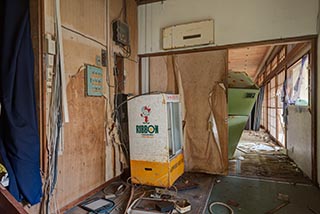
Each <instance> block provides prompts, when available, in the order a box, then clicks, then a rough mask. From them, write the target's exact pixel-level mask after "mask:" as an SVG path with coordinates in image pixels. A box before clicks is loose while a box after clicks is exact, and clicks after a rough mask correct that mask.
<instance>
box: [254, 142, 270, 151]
mask: <svg viewBox="0 0 320 214" xmlns="http://www.w3.org/2000/svg"><path fill="white" fill-rule="evenodd" d="M250 149H251V150H255V151H275V148H274V147H272V146H267V145H263V144H259V145H254V146H252V147H251V148H250Z"/></svg>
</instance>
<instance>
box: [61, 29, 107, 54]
mask: <svg viewBox="0 0 320 214" xmlns="http://www.w3.org/2000/svg"><path fill="white" fill-rule="evenodd" d="M61 27H62V28H63V29H65V30H67V31H70V32H72V33H75V34H77V35H79V36H82V37H83V38H86V39H88V40H90V41H92V42H95V43H97V44H99V45H101V46H103V47H104V48H107V45H106V44H103V43H102V42H100V41H98V40H96V39H94V38H92V37H90V36H87V35H85V34H83V33H81V32H79V31H76V30H74V29H71V28H69V27H67V26H65V25H61Z"/></svg>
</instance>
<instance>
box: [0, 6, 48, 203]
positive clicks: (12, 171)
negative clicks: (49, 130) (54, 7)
mask: <svg viewBox="0 0 320 214" xmlns="http://www.w3.org/2000/svg"><path fill="white" fill-rule="evenodd" d="M29 19H30V15H29V0H1V3H0V34H1V36H0V54H1V55H0V103H1V116H0V156H1V157H2V161H3V164H4V165H5V167H6V168H7V170H8V174H9V178H10V183H9V187H8V189H9V191H10V192H11V194H12V195H13V196H14V197H15V198H16V199H17V200H18V201H21V200H26V201H27V202H29V203H30V204H31V205H33V204H36V203H38V202H39V201H40V198H41V195H42V190H41V187H42V184H41V177H40V143H39V134H38V125H37V114H36V104H35V93H34V56H33V50H32V43H31V33H30V20H29Z"/></svg>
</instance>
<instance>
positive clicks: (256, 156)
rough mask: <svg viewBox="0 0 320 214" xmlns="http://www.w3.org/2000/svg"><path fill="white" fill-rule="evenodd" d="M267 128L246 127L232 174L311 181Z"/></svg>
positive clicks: (291, 180)
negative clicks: (261, 130) (254, 129)
mask: <svg viewBox="0 0 320 214" xmlns="http://www.w3.org/2000/svg"><path fill="white" fill-rule="evenodd" d="M285 153H286V151H285V149H284V148H282V147H279V146H278V145H277V144H276V143H274V142H273V141H272V140H271V139H270V138H269V137H268V134H266V133H265V132H253V131H244V132H243V134H242V137H241V139H240V142H239V145H238V147H237V151H236V152H235V157H234V158H233V159H232V160H230V161H229V175H232V176H240V177H250V178H261V179H267V180H277V181H286V182H290V183H304V184H311V181H310V179H309V178H308V177H307V176H306V175H305V174H304V173H303V172H302V171H301V170H300V169H299V167H298V166H297V165H296V164H295V163H294V162H293V161H292V160H291V159H290V158H289V157H288V156H287V155H286V154H285Z"/></svg>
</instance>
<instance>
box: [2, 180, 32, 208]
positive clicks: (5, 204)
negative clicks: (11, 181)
mask: <svg viewBox="0 0 320 214" xmlns="http://www.w3.org/2000/svg"><path fill="white" fill-rule="evenodd" d="M0 204H1V206H0V213H7V214H28V213H27V211H26V210H25V209H24V208H23V206H22V205H21V204H20V203H19V202H18V201H17V200H16V199H15V198H14V197H13V196H12V195H11V194H10V192H9V191H8V190H7V189H6V188H5V187H4V186H2V184H0Z"/></svg>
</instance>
